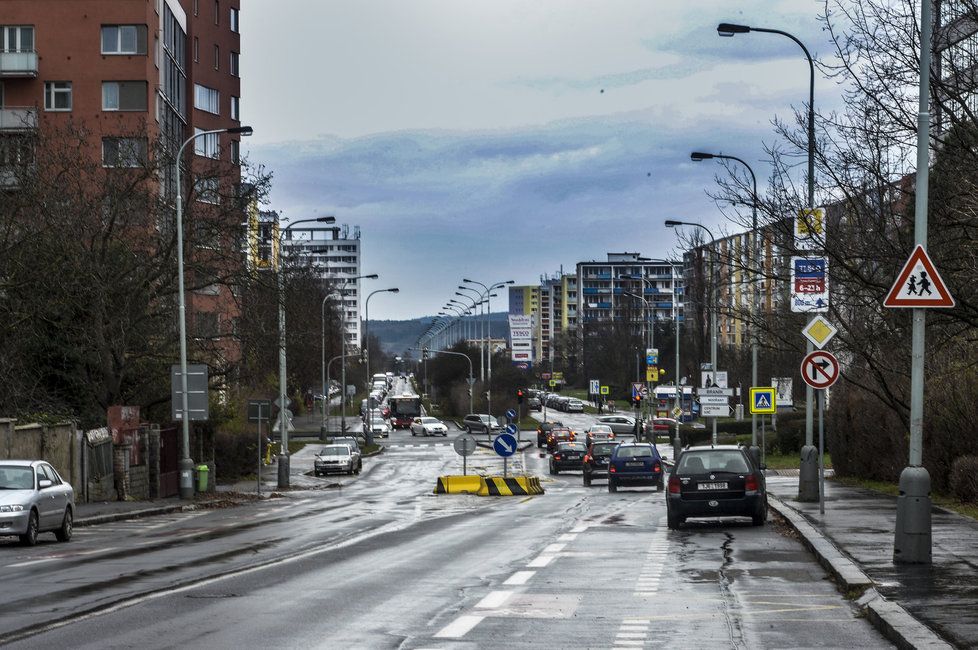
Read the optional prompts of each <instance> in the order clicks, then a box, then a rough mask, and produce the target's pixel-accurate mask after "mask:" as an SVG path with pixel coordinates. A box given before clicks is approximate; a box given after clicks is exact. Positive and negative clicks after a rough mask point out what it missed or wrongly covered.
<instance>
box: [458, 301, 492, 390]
mask: <svg viewBox="0 0 978 650" xmlns="http://www.w3.org/2000/svg"><path fill="white" fill-rule="evenodd" d="M458 288H459V289H461V290H462V291H471V292H472V293H474V294H475V298H473V297H471V296H468V295H466V294H464V293H459V292H458V291H456V292H455V295H456V296H461V297H462V298H468V299H469V300H471V301H472V308H473V309H475V308H476V307H479V309H480V310H484V309H485V308H484V307H482V306H481V305H482V302H481V300H482V294H481V293H479V292H478V291H476V290H475V289H473V288H472V287H466V286H465V285H462V284H460V285H458ZM484 324H485V320H484V319H481V318H480V319H479V381H485V380H486V362H485V359H483V355H484V351H483V350H484V338H483V337H484V336H485V334H484V333H483V331H482V330H483V325H484Z"/></svg>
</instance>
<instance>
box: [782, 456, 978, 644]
mask: <svg viewBox="0 0 978 650" xmlns="http://www.w3.org/2000/svg"><path fill="white" fill-rule="evenodd" d="M768 495H769V502H770V505H771V507H772V509H773V510H775V511H777V512H778V513H779V514H781V515H782V516H784V517H785V518H786V519H788V520H789V522H790V523H791V524H792V526H793V527H794V528H795V529H796V530H797V531H798V532H799V534H800V535H801V537H802V538H803V540H804V542H805V543H806V545H807V546H809V548H811V549H812V551H813V552H814V553H815V555H816V556H817V557H818V558H819V561H820V562H822V564H823V565H825V566H826V567H827V568H828V569H829V570H830V571H831V572H832V573H833V574H835V576H836V579H837V581H839V582H840V586H842V587H843V588H845V589H846V590H847V591H849V592H850V594H853V595H855V596H856V597H857V598H858V597H859V594H860V592H862V591H863V589H866V591H865V592H864V593H863V595H862V598H859V603H860V604H861V605H862V606H863V607H864V609H865V610H866V613H867V616H868V617H869V619H870V620H872V621H873V623H874V624H875V625H877V627H879V628H880V629H881V631H883V632H884V633H885V634H887V636H888V637H889V638H890V639H891V640H893V641H895V642H897V644H898V645H900V646H901V647H949V645H947V644H952V645H954V646H958V647H978V606H976V605H978V521H975V520H974V519H970V518H968V517H963V516H961V515H957V514H954V513H952V512H948V511H946V510H944V509H942V508H934V510H933V513H932V544H933V564H931V565H902V564H894V563H893V537H894V530H895V526H896V497H890V496H887V495H883V494H879V493H876V492H872V491H870V490H864V489H861V488H851V487H846V486H843V485H839V484H837V483H836V482H835V481H826V483H825V515H824V516H823V515H820V514H819V511H818V510H819V509H818V503H801V502H799V501H797V496H798V479H796V478H793V477H783V476H779V477H776V476H769V477H768ZM826 542H828V543H826ZM836 549H838V551H841V553H838V552H837V551H836ZM867 586H868V588H867Z"/></svg>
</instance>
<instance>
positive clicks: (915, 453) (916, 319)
mask: <svg viewBox="0 0 978 650" xmlns="http://www.w3.org/2000/svg"><path fill="white" fill-rule="evenodd" d="M931 29H932V22H931V0H923V2H921V3H920V97H919V107H918V114H917V185H916V187H917V196H916V205H915V209H914V215H915V216H914V243H915V244H917V245H919V246H924V247H925V248H926V246H927V217H928V215H927V199H928V183H929V168H928V165H929V163H930V112H929V110H930V65H931ZM925 314H926V312H925V310H923V309H920V308H914V310H913V333H912V338H911V366H910V458H909V460H910V463H909V466H907V467H905V468H904V470H903V471H902V472H901V473H900V496H899V497H898V498H897V517H896V532H895V535H894V544H893V560H894V562H903V563H912V564H930V562H931V514H930V511H931V497H930V474H929V473H928V471H927V469H926V468H925V467H923V429H924V348H925V342H926V341H925V329H924V328H925V325H926V317H925Z"/></svg>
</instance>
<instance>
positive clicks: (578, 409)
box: [564, 397, 584, 413]
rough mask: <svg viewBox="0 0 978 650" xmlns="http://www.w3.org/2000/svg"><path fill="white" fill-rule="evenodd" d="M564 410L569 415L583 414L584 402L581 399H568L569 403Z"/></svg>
mask: <svg viewBox="0 0 978 650" xmlns="http://www.w3.org/2000/svg"><path fill="white" fill-rule="evenodd" d="M564 410H565V411H567V412H568V413H583V412H584V402H582V401H581V400H579V399H574V398H573V397H570V398H568V399H567V403H566V404H564Z"/></svg>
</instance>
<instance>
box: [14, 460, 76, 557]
mask: <svg viewBox="0 0 978 650" xmlns="http://www.w3.org/2000/svg"><path fill="white" fill-rule="evenodd" d="M74 515H75V491H74V489H72V487H71V484H70V483H68V482H67V481H65V480H64V479H62V478H61V475H60V474H58V472H57V471H55V469H54V467H52V466H51V465H50V464H48V463H46V462H44V461H40V460H33V461H32V460H4V461H0V535H17V536H18V537H20V543H21V544H23V545H24V546H34V544H36V543H37V536H38V534H40V533H46V532H49V531H50V532H53V533H54V536H55V537H57V538H58V541H59V542H67V541H68V540H70V539H71V535H72V531H73V526H74Z"/></svg>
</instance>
